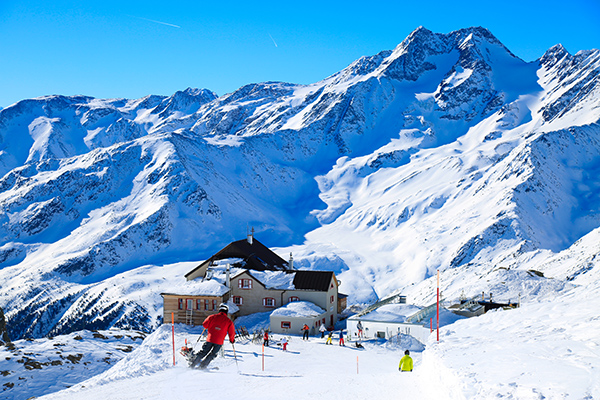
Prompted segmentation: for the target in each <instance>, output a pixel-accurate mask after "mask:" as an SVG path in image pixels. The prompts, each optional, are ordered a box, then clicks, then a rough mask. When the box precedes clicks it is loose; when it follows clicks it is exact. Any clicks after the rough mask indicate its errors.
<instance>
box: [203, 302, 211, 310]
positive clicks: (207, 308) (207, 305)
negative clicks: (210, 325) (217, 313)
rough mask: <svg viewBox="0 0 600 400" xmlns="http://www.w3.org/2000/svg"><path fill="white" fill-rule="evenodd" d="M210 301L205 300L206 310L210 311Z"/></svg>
mask: <svg viewBox="0 0 600 400" xmlns="http://www.w3.org/2000/svg"><path fill="white" fill-rule="evenodd" d="M210 309H211V308H210V300H204V310H205V311H210Z"/></svg>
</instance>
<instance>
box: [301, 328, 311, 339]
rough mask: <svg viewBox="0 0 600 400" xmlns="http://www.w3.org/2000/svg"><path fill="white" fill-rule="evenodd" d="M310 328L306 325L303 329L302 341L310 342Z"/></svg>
mask: <svg viewBox="0 0 600 400" xmlns="http://www.w3.org/2000/svg"><path fill="white" fill-rule="evenodd" d="M309 329H310V328H309V327H308V325H306V324H304V326H303V327H302V340H305V339H306V340H308V331H309Z"/></svg>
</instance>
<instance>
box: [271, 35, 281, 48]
mask: <svg viewBox="0 0 600 400" xmlns="http://www.w3.org/2000/svg"><path fill="white" fill-rule="evenodd" d="M269 37H270V38H271V40H272V41H273V44H274V45H275V47H279V46H277V43H275V39H273V36H271V34H270V33H269Z"/></svg>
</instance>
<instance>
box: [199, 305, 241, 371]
mask: <svg viewBox="0 0 600 400" xmlns="http://www.w3.org/2000/svg"><path fill="white" fill-rule="evenodd" d="M228 312H229V307H227V305H226V304H220V305H219V312H218V313H217V314H213V315H210V316H209V317H208V318H206V319H205V320H204V322H203V323H202V326H203V327H205V328H206V330H207V331H208V336H207V337H206V342H205V343H204V345H203V346H202V350H200V353H198V355H197V356H196V358H195V359H194V361H193V362H192V365H191V367H192V368H195V367H197V366H199V367H200V368H202V369H204V368H206V367H207V366H208V364H209V363H210V362H211V361H212V360H213V359H214V358H215V357H216V356H217V353H218V352H219V350H221V347H222V346H223V342H224V341H225V336H226V335H229V341H230V342H231V343H234V342H235V327H234V326H233V322H231V320H230V319H229V317H228V316H227V313H228Z"/></svg>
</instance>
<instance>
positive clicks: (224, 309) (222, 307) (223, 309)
mask: <svg viewBox="0 0 600 400" xmlns="http://www.w3.org/2000/svg"><path fill="white" fill-rule="evenodd" d="M219 312H225V313H228V312H229V307H227V304H225V303H221V304H219Z"/></svg>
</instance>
